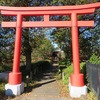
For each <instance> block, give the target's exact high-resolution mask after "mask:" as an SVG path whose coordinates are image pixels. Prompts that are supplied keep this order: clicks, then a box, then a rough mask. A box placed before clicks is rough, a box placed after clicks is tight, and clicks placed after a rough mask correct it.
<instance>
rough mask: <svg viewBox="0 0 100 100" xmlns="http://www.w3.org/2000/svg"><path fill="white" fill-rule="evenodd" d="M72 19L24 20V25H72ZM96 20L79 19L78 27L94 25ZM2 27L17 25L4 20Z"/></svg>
mask: <svg viewBox="0 0 100 100" xmlns="http://www.w3.org/2000/svg"><path fill="white" fill-rule="evenodd" d="M71 26H72V25H71V21H46V22H45V21H43V22H42V21H38V22H31V21H30V22H22V27H71ZM93 26H94V21H78V27H93ZM2 27H16V22H2Z"/></svg>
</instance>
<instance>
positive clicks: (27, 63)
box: [25, 52, 31, 71]
mask: <svg viewBox="0 0 100 100" xmlns="http://www.w3.org/2000/svg"><path fill="white" fill-rule="evenodd" d="M25 70H28V71H30V70H31V52H27V53H26V68H25Z"/></svg>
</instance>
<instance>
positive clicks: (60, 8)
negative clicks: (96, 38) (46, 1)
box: [0, 2, 100, 11]
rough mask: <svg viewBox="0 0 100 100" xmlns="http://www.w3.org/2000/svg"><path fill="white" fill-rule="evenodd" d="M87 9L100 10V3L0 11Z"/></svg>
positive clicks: (9, 8) (17, 8) (1, 7)
mask: <svg viewBox="0 0 100 100" xmlns="http://www.w3.org/2000/svg"><path fill="white" fill-rule="evenodd" d="M89 8H100V2H97V3H92V4H85V5H76V6H74V5H73V6H49V7H6V6H0V10H10V11H22V10H23V11H32V10H33V11H35V10H36V11H45V10H47V11H48V10H51V11H54V10H58V11H60V10H80V9H89Z"/></svg>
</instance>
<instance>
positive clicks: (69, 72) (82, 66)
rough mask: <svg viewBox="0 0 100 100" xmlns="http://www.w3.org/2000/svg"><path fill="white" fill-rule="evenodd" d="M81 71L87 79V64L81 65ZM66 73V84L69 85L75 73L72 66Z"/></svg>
mask: <svg viewBox="0 0 100 100" xmlns="http://www.w3.org/2000/svg"><path fill="white" fill-rule="evenodd" d="M80 70H81V73H83V74H84V76H85V78H86V63H85V62H82V63H80ZM64 73H65V79H64V83H65V84H68V83H69V77H70V75H71V74H72V73H73V66H72V64H71V65H70V66H69V67H67V68H66V69H65V70H64ZM85 80H86V79H85Z"/></svg>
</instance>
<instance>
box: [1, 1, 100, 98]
mask: <svg viewBox="0 0 100 100" xmlns="http://www.w3.org/2000/svg"><path fill="white" fill-rule="evenodd" d="M96 8H100V2H99V3H93V4H87V5H77V6H52V7H4V6H0V11H1V14H2V15H5V16H17V21H15V22H4V21H3V22H2V24H1V25H2V27H8V28H9V27H15V28H16V39H15V50H14V61H13V71H12V72H11V73H10V74H9V80H8V83H9V85H10V86H16V85H19V84H21V83H22V75H21V72H20V71H19V66H20V50H21V38H22V28H24V27H71V30H72V53H73V69H74V72H73V73H72V74H71V77H70V83H71V86H73V87H79V88H81V87H84V75H83V74H81V73H80V59H79V43H78V27H83V26H85V27H87V26H89V27H92V26H94V21H78V19H77V16H78V15H83V14H91V13H94V11H95V9H96ZM51 15H52V16H53V15H54V16H55V15H69V16H71V20H70V21H50V20H49V17H50V16H51ZM24 16H43V17H44V20H43V21H35V22H31V21H23V17H24ZM10 86H7V89H11V90H12V91H13V89H12V88H10ZM20 87H22V86H20ZM73 87H72V90H75V89H74V88H73ZM72 90H70V91H72ZM77 90H78V89H77ZM16 91H18V90H17V89H16ZM13 92H14V91H13ZM21 92H23V90H22V91H21V90H20V93H19V94H18V93H16V92H14V93H13V94H15V95H20V94H21ZM7 94H8V95H10V94H9V93H8V92H7ZM70 94H71V96H72V97H79V96H80V95H81V94H84V93H80V91H79V93H78V94H79V95H78V96H75V95H74V93H70Z"/></svg>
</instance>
